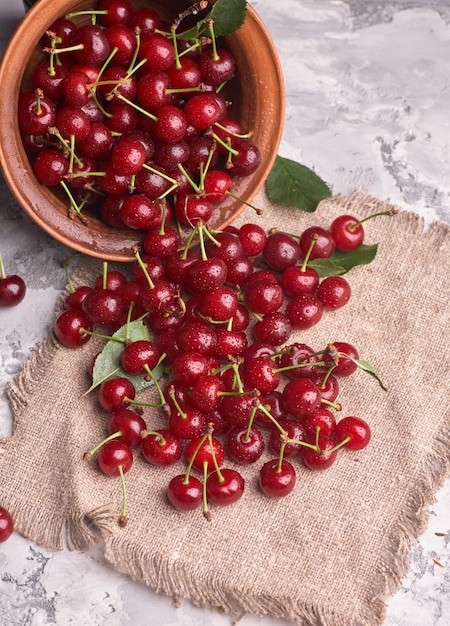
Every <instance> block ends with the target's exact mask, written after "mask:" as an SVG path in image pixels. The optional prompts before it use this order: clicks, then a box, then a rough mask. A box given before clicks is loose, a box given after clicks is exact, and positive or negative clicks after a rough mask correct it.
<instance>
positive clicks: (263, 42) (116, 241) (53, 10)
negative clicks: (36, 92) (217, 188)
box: [0, 0, 285, 262]
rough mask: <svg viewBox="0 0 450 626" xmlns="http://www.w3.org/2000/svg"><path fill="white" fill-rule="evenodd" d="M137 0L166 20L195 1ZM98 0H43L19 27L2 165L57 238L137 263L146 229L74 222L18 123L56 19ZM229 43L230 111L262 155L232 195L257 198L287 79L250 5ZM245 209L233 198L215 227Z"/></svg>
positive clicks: (11, 56)
mask: <svg viewBox="0 0 450 626" xmlns="http://www.w3.org/2000/svg"><path fill="white" fill-rule="evenodd" d="M131 1H132V5H133V7H134V8H136V7H140V6H151V7H153V8H155V9H156V10H157V11H158V12H159V13H160V14H161V16H162V17H163V19H168V20H170V19H171V18H173V17H174V16H176V15H177V14H178V13H179V12H180V10H183V9H185V8H186V6H188V5H189V4H192V2H191V1H189V0H131ZM213 1H214V0H213ZM93 5H95V0H39V1H38V2H37V4H35V5H34V6H33V7H32V8H31V9H30V11H29V12H28V13H27V14H26V15H25V17H24V18H23V19H22V21H21V22H20V24H19V25H18V27H17V28H16V31H15V33H14V34H13V36H12V38H11V39H10V41H9V43H8V46H7V48H6V50H5V52H4V54H3V57H2V60H1V65H0V84H1V85H3V86H4V88H3V90H2V98H1V99H0V165H1V168H2V170H3V175H4V177H5V179H6V181H7V183H8V185H9V187H10V189H11V190H12V192H13V194H14V195H15V197H16V199H17V200H18V202H19V203H20V204H21V206H22V207H23V209H24V210H25V211H26V213H27V214H28V215H29V216H30V217H31V218H32V219H33V220H34V221H35V222H36V223H37V224H38V225H39V226H41V227H42V228H43V229H44V231H46V232H47V233H49V234H50V235H51V236H52V237H54V238H55V239H56V240H58V241H60V242H62V243H63V244H65V245H67V246H68V247H70V248H72V249H74V250H77V251H79V252H82V253H85V254H87V255H90V256H94V257H97V258H101V259H106V260H115V261H120V262H122V261H132V260H133V259H134V255H133V251H132V247H133V246H134V245H135V244H137V243H139V242H140V241H141V240H142V235H143V232H142V231H133V230H131V229H114V228H111V227H110V226H107V225H106V224H105V223H104V222H102V221H101V220H100V219H98V218H97V217H96V216H89V225H88V226H85V225H84V224H82V223H81V221H80V220H78V219H73V220H72V219H69V218H68V217H67V208H68V203H67V200H66V198H63V197H62V196H59V195H58V194H57V193H55V192H54V191H53V190H52V189H50V188H47V187H44V186H43V185H41V184H40V183H39V182H38V181H37V180H36V178H35V176H34V174H33V171H32V168H31V167H30V163H29V160H28V157H27V154H26V153H25V150H24V148H23V145H22V141H21V137H20V133H19V128H18V123H17V103H18V95H19V92H20V90H21V89H23V88H25V87H27V86H29V84H30V75H31V73H32V71H33V69H34V68H35V67H36V65H37V64H38V62H40V61H41V60H42V59H43V58H44V56H43V53H42V51H41V48H42V43H41V42H40V40H41V37H42V35H43V33H44V32H45V31H46V30H47V29H48V27H49V26H50V25H51V24H52V23H53V21H54V20H55V19H56V18H57V17H59V16H63V15H65V14H67V13H68V12H70V11H74V10H76V9H78V10H80V9H87V8H92V6H93ZM76 19H77V20H83V21H87V20H88V19H89V18H86V17H84V18H76ZM226 45H227V46H228V47H229V49H230V50H231V51H232V52H233V54H234V55H235V57H236V60H237V68H238V71H237V75H236V77H235V78H234V79H233V80H232V82H231V83H230V85H229V89H230V90H229V92H228V93H227V98H228V99H229V100H230V101H232V105H231V107H232V113H233V115H234V116H235V117H236V118H237V119H238V120H239V121H240V122H241V125H242V127H243V128H245V129H247V130H250V129H252V130H253V135H252V140H254V141H255V142H256V143H257V144H258V146H259V148H260V150H261V153H262V162H261V165H260V166H259V168H258V169H257V170H256V172H255V173H254V174H253V175H251V176H249V177H242V178H237V177H236V178H235V184H234V187H233V193H234V194H235V195H236V196H237V197H239V198H241V199H242V200H244V201H246V202H251V200H252V198H253V197H254V196H255V194H256V193H257V192H258V191H259V190H260V188H261V187H262V185H263V184H264V181H265V179H266V177H267V175H268V173H269V171H270V168H271V167H272V164H273V162H274V159H275V157H276V154H277V150H278V146H279V142H280V138H281V133H282V129H283V120H284V97H285V96H284V85H283V77H282V71H281V67H280V63H279V59H278V56H277V52H276V49H275V47H274V44H273V42H272V40H271V38H270V35H269V33H268V31H267V29H266V28H265V26H264V24H263V23H262V21H261V19H260V18H259V17H258V15H257V14H256V13H255V11H254V10H253V9H252V8H251V7H250V6H248V10H247V18H246V21H245V23H244V25H243V26H242V27H241V28H240V29H239V31H237V32H236V33H234V34H233V35H231V36H229V37H227V39H226ZM244 208H245V204H243V203H242V202H240V201H237V200H234V199H233V198H231V197H228V199H227V200H225V201H224V202H223V203H221V204H220V205H218V208H217V211H216V214H215V216H214V218H213V220H212V226H213V227H215V228H224V227H225V226H226V225H228V224H229V223H230V222H232V221H233V220H234V219H235V218H236V217H237V216H238V215H239V214H240V213H241V212H242V211H243V209H244Z"/></svg>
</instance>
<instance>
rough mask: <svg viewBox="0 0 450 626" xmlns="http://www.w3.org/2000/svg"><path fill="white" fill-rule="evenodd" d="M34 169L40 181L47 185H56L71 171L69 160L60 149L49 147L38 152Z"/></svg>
mask: <svg viewBox="0 0 450 626" xmlns="http://www.w3.org/2000/svg"><path fill="white" fill-rule="evenodd" d="M33 171H34V174H35V176H36V178H37V179H38V181H39V182H40V183H42V184H43V185H45V186H46V187H56V186H57V185H59V184H60V182H61V181H62V180H63V179H64V177H65V176H66V174H67V172H68V171H69V161H68V159H67V158H66V157H65V156H64V154H63V153H62V152H60V151H59V150H55V149H54V148H49V149H47V150H43V151H42V152H40V153H39V154H38V156H37V157H36V159H35V161H34V163H33Z"/></svg>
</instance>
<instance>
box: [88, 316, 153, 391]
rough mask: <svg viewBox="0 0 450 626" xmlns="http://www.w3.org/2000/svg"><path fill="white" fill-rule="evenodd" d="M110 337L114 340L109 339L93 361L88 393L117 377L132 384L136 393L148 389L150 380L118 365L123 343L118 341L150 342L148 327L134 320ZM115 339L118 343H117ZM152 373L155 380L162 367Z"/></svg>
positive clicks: (150, 383)
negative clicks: (126, 339) (124, 339)
mask: <svg viewBox="0 0 450 626" xmlns="http://www.w3.org/2000/svg"><path fill="white" fill-rule="evenodd" d="M112 337H113V338H114V339H110V340H109V341H108V342H107V343H106V344H105V346H104V348H103V350H102V351H101V352H100V354H99V355H98V356H97V358H96V359H95V364H94V370H93V375H92V385H91V386H90V388H89V391H91V390H92V389H94V388H95V387H98V386H99V385H101V384H102V383H103V382H104V381H105V380H107V379H108V378H116V377H118V376H121V377H123V378H127V379H128V380H130V381H131V382H132V383H133V385H134V387H135V389H136V392H138V391H142V390H143V389H146V388H147V387H150V386H151V385H152V384H153V382H152V381H151V380H150V381H149V380H147V379H146V377H145V376H137V375H133V374H128V372H126V371H125V370H124V369H123V368H122V366H121V364H120V355H121V354H122V350H123V348H124V343H123V342H122V341H120V339H123V338H125V337H128V339H130V340H131V341H138V340H141V339H144V340H145V341H150V332H149V330H148V327H147V326H146V325H145V324H144V323H143V322H142V321H141V320H135V321H133V322H130V323H129V324H128V326H127V325H126V324H125V325H124V326H122V327H121V328H119V330H117V331H116V332H115V333H114V334H113V335H112ZM117 339H118V340H119V341H117ZM154 373H155V377H156V378H160V377H161V374H162V367H161V368H160V367H158V368H156V369H155V370H154Z"/></svg>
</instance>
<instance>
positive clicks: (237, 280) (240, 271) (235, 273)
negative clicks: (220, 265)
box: [227, 256, 254, 286]
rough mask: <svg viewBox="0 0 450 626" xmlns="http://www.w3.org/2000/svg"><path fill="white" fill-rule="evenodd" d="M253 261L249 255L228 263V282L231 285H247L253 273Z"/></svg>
mask: <svg viewBox="0 0 450 626" xmlns="http://www.w3.org/2000/svg"><path fill="white" fill-rule="evenodd" d="M253 269H254V268H253V262H252V260H251V259H249V257H246V256H243V257H242V258H240V259H239V260H238V261H236V262H235V263H234V264H233V265H228V270H227V283H228V284H229V285H234V286H238V285H246V284H247V283H248V282H249V280H250V279H251V277H252V274H253Z"/></svg>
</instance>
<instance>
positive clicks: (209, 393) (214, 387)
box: [190, 374, 225, 413]
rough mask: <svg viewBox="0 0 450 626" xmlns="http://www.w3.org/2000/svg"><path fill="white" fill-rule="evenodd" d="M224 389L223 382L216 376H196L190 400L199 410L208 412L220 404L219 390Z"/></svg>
mask: <svg viewBox="0 0 450 626" xmlns="http://www.w3.org/2000/svg"><path fill="white" fill-rule="evenodd" d="M223 391H225V384H224V382H223V381H222V380H221V379H220V378H218V377H217V376H213V375H212V374H205V375H204V376H201V377H200V378H197V379H196V380H195V381H194V383H193V385H192V388H191V393H190V397H191V401H192V403H193V404H194V405H195V406H196V407H197V408H198V409H200V411H205V412H208V413H209V412H210V411H214V410H215V409H217V407H218V406H219V404H220V398H221V395H220V394H221V392H223Z"/></svg>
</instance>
